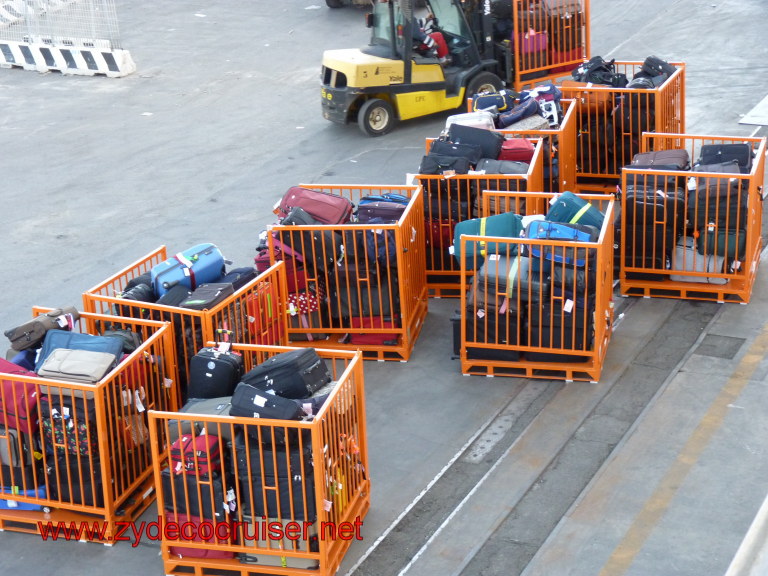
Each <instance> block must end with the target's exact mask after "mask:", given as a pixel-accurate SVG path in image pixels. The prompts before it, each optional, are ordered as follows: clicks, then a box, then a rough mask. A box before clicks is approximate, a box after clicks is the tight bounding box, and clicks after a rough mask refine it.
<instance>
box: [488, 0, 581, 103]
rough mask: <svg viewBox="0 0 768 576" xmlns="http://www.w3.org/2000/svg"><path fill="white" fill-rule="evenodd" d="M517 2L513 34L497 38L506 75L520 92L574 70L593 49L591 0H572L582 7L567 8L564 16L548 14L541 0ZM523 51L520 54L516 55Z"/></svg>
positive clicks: (508, 82)
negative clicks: (590, 21)
mask: <svg viewBox="0 0 768 576" xmlns="http://www.w3.org/2000/svg"><path fill="white" fill-rule="evenodd" d="M510 1H512V2H513V8H514V9H513V11H512V12H513V15H512V16H513V31H514V33H513V34H512V38H511V39H509V40H503V41H502V42H497V43H496V45H495V49H496V53H497V57H499V56H500V57H503V58H504V60H505V62H506V66H505V69H506V70H507V71H508V72H507V77H506V78H502V79H503V80H505V81H506V83H507V84H511V85H512V86H513V87H514V89H515V90H516V91H517V92H519V91H520V90H523V89H524V88H526V87H530V86H533V85H535V84H540V83H541V82H545V81H552V80H554V79H556V78H559V77H561V76H563V75H564V74H570V72H571V70H573V69H574V68H576V67H577V66H578V65H579V64H581V63H582V62H583V61H584V60H585V59H587V58H589V53H590V51H589V50H590V33H589V19H590V8H589V0H582V1H581V2H570V3H555V2H553V3H552V4H553V5H559V4H570V5H571V6H576V5H579V4H580V5H581V10H580V11H569V10H568V8H567V7H565V8H564V9H563V13H562V17H558V16H557V15H553V14H547V13H546V11H545V10H544V8H542V3H541V2H539V0H510ZM516 55H519V56H516Z"/></svg>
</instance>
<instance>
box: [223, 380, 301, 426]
mask: <svg viewBox="0 0 768 576" xmlns="http://www.w3.org/2000/svg"><path fill="white" fill-rule="evenodd" d="M229 414H230V416H247V417H249V418H270V419H274V420H300V419H301V418H302V416H303V415H304V414H303V411H302V409H301V405H300V404H299V402H297V401H296V400H293V399H291V398H283V397H282V396H278V395H277V394H275V393H274V392H265V391H264V390H262V389H261V388H257V387H256V386H254V385H252V384H247V383H245V382H240V383H239V384H238V385H237V387H236V388H235V391H234V393H233V394H232V407H231V408H230V409H229Z"/></svg>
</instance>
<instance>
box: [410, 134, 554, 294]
mask: <svg viewBox="0 0 768 576" xmlns="http://www.w3.org/2000/svg"><path fill="white" fill-rule="evenodd" d="M433 140H435V139H434V138H427V139H426V152H425V153H428V152H429V148H430V146H431V144H432V141H433ZM543 164H544V151H543V142H542V140H541V139H538V140H537V141H536V148H535V150H534V153H533V159H532V161H531V162H530V167H529V169H528V172H527V173H526V174H456V175H450V174H416V175H414V176H413V181H414V182H416V183H418V184H421V186H422V187H423V189H424V224H422V225H421V226H422V227H423V228H424V230H425V233H426V258H427V262H426V273H427V289H428V291H429V295H430V296H431V297H436V298H458V296H459V291H458V289H459V284H460V283H461V278H460V268H459V264H458V262H456V259H455V258H454V257H453V256H452V255H451V253H450V252H449V248H450V246H451V244H452V243H453V229H454V227H455V226H456V224H457V223H458V222H461V221H463V220H469V219H471V218H477V217H479V214H480V203H481V201H482V198H483V195H484V194H485V190H486V189H503V190H514V191H524V190H536V191H540V190H542V188H543V186H544V180H543V178H544V168H543ZM456 203H458V205H459V206H461V209H460V210H459V214H458V218H454V216H453V215H452V214H451V213H450V212H448V213H445V212H444V211H445V210H446V208H445V207H446V206H451V205H453V204H456ZM533 213H536V212H533Z"/></svg>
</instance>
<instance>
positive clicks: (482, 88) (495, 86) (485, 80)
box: [467, 72, 504, 98]
mask: <svg viewBox="0 0 768 576" xmlns="http://www.w3.org/2000/svg"><path fill="white" fill-rule="evenodd" d="M503 86H504V83H503V82H502V81H501V78H499V77H498V76H496V74H493V73H491V72H480V74H478V75H477V76H475V77H474V78H472V80H470V82H469V84H468V85H467V97H468V98H471V97H472V96H474V95H475V94H479V93H480V92H498V91H499V90H501V89H502V87H503Z"/></svg>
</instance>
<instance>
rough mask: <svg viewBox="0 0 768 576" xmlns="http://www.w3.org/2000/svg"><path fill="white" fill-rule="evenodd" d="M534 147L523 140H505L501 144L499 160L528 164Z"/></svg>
mask: <svg viewBox="0 0 768 576" xmlns="http://www.w3.org/2000/svg"><path fill="white" fill-rule="evenodd" d="M534 148H535V146H534V145H533V142H531V141H530V140H527V139H525V138H507V139H505V140H504V142H502V144H501V152H500V153H499V160H512V161H514V162H525V163H526V164H530V163H531V160H533V152H534Z"/></svg>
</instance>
